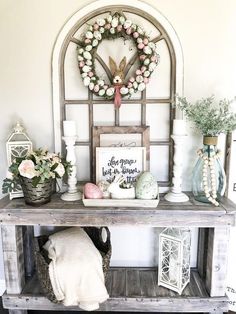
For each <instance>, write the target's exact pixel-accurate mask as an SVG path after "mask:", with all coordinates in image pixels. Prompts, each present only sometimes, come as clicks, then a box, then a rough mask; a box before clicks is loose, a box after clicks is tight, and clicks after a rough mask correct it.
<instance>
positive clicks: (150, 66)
mask: <svg viewBox="0 0 236 314" xmlns="http://www.w3.org/2000/svg"><path fill="white" fill-rule="evenodd" d="M156 66H157V64H156V63H155V62H151V63H150V64H149V67H148V69H149V71H151V72H152V71H154V69H155V68H156Z"/></svg>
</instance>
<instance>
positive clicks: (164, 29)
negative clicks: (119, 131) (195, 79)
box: [52, 0, 183, 186]
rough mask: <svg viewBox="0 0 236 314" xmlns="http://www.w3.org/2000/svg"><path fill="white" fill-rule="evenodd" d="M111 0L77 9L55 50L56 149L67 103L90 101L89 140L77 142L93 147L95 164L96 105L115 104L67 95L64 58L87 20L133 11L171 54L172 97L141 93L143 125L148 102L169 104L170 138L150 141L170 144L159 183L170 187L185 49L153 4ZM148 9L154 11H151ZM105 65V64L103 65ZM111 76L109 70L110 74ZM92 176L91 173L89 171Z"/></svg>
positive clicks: (89, 93)
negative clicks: (165, 170) (93, 128)
mask: <svg viewBox="0 0 236 314" xmlns="http://www.w3.org/2000/svg"><path fill="white" fill-rule="evenodd" d="M111 3H112V2H111V1H110V0H99V1H95V2H93V3H91V4H89V5H87V6H86V7H84V8H82V9H81V10H79V11H78V12H76V13H75V14H74V15H73V16H72V17H71V18H70V19H69V20H68V22H67V23H66V24H65V25H64V27H63V28H62V30H61V32H60V34H59V36H58V38H57V40H56V43H55V46H54V50H53V59H52V87H53V116H54V139H55V151H57V152H61V151H62V140H61V137H62V121H63V120H64V119H65V107H66V105H68V104H77V105H78V104H80V103H81V104H84V103H85V102H86V104H88V106H89V125H90V128H89V132H90V134H89V142H78V143H77V144H78V145H88V146H89V147H90V161H91V162H90V164H92V138H91V136H92V131H91V126H92V125H93V104H99V103H103V104H104V103H112V101H107V100H104V99H95V100H94V99H93V95H92V93H91V92H89V91H88V100H86V101H85V100H79V99H76V100H75V99H72V100H68V99H66V98H65V78H64V61H65V55H66V51H67V48H68V45H69V44H70V42H73V43H75V44H79V40H78V39H77V38H75V37H73V36H74V34H75V33H76V31H77V30H78V29H79V28H80V27H81V26H82V25H83V24H84V23H86V22H87V21H88V20H90V19H91V18H94V17H96V16H97V15H100V14H101V13H104V12H111V13H113V12H117V11H118V12H121V11H123V10H124V11H125V12H131V13H135V14H137V15H140V16H141V17H144V18H146V19H148V20H149V22H151V23H152V24H154V26H155V27H156V28H157V29H158V30H159V31H160V35H159V36H158V37H157V38H155V39H154V40H155V41H156V42H157V41H159V40H165V42H166V44H167V47H168V50H169V54H170V63H171V67H170V71H171V73H170V94H169V95H170V96H169V98H168V99H167V98H165V99H163V98H161V99H157V98H155V99H150V98H149V99H147V98H146V91H144V92H142V97H141V100H139V103H141V125H142V126H144V125H146V104H147V103H167V104H169V106H170V111H169V112H170V119H169V120H170V128H169V130H170V132H169V139H168V140H167V141H150V145H153V146H155V145H168V146H169V180H168V181H165V182H159V183H160V185H161V186H169V185H170V183H171V175H172V160H173V142H172V140H171V137H170V135H171V133H172V127H173V119H174V118H176V117H177V118H178V117H180V113H178V112H176V111H175V108H173V103H174V101H175V95H176V94H178V95H182V93H183V54H182V48H181V45H180V42H179V39H178V37H177V34H176V32H175V30H174V29H173V27H172V25H171V24H170V23H169V21H168V20H167V19H166V18H165V17H164V16H163V15H162V14H161V13H160V12H159V11H157V10H156V9H154V8H153V7H151V6H150V5H148V4H146V3H143V2H141V1H137V0H131V1H129V5H126V1H124V0H119V1H116V5H111ZM147 12H151V13H152V14H149V13H147ZM97 60H98V62H100V64H103V62H102V60H101V59H99V57H98V58H97ZM103 66H104V64H103ZM108 76H109V73H108ZM133 102H136V103H137V100H133V99H126V100H125V103H127V104H128V103H133ZM114 112H115V125H116V126H119V110H115V111H114ZM90 176H91V177H92V173H90Z"/></svg>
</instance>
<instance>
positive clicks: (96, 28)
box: [93, 23, 99, 31]
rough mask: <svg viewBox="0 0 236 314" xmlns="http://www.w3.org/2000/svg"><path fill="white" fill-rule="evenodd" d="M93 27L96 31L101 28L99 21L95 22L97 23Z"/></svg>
mask: <svg viewBox="0 0 236 314" xmlns="http://www.w3.org/2000/svg"><path fill="white" fill-rule="evenodd" d="M93 28H94V30H95V31H97V30H98V29H99V25H98V24H97V23H95V24H94V25H93Z"/></svg>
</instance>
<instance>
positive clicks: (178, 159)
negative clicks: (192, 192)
mask: <svg viewBox="0 0 236 314" xmlns="http://www.w3.org/2000/svg"><path fill="white" fill-rule="evenodd" d="M186 136H187V135H171V137H172V138H173V140H174V158H173V161H174V166H173V179H172V183H173V186H172V187H171V190H170V192H169V193H167V194H166V195H165V196H164V198H165V199H166V200H167V201H169V202H187V201H188V200H189V197H188V196H187V195H186V194H184V193H183V192H182V170H183V143H184V140H185V138H186Z"/></svg>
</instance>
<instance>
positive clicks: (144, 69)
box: [141, 65, 147, 73]
mask: <svg viewBox="0 0 236 314" xmlns="http://www.w3.org/2000/svg"><path fill="white" fill-rule="evenodd" d="M146 69H147V68H146V67H145V66H144V65H143V66H142V67H141V72H142V73H143V72H145V71H146Z"/></svg>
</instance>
